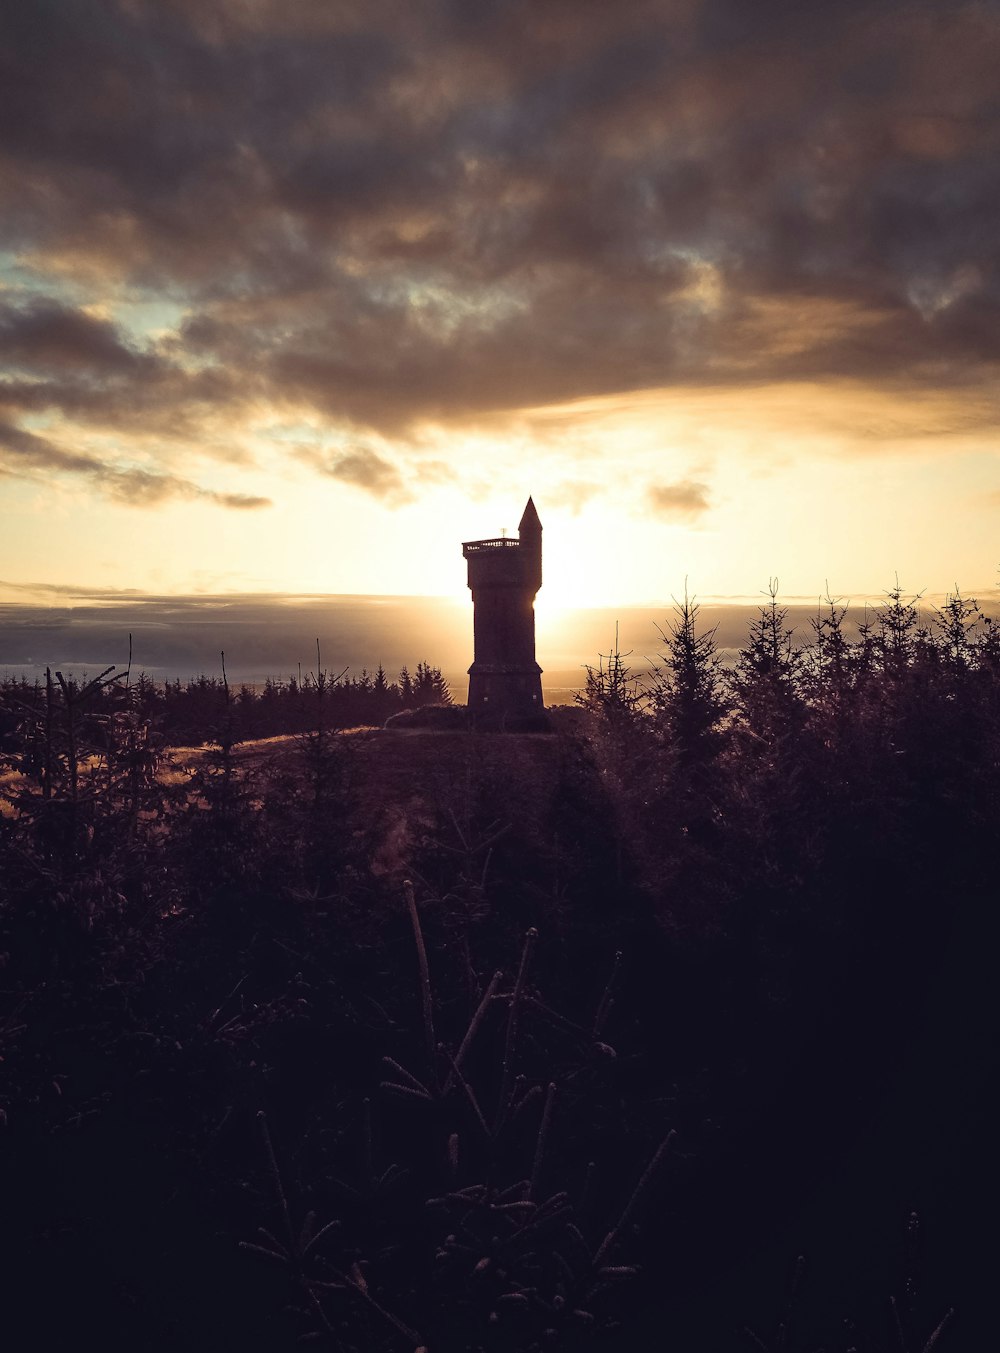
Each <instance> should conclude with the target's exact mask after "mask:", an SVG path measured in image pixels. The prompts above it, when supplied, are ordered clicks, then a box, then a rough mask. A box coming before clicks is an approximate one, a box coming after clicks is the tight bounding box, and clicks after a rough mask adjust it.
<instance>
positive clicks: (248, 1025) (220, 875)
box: [0, 587, 1000, 1353]
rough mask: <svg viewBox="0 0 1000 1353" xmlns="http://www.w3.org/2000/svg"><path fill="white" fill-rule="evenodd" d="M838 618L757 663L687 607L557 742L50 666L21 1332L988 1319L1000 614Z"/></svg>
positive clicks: (38, 707) (653, 1341)
mask: <svg viewBox="0 0 1000 1353" xmlns="http://www.w3.org/2000/svg"><path fill="white" fill-rule="evenodd" d="M805 638H806V642H802V639H803V636H793V635H792V634H790V633H789V631H788V628H787V624H786V616H785V612H784V609H783V607H782V606H781V604H780V601H779V599H778V596H777V592H776V588H774V589H772V591H771V594H770V597H769V599H768V601H767V603H766V604H765V605H764V606H762V607H761V608H760V611H759V613H758V615H757V617H756V618H755V620H754V621H753V623H752V625H751V626H750V630H749V634H748V637H747V642H746V644H745V646H744V648H743V650H742V652H741V653H740V655H739V657H738V660H737V662H736V664H735V666H732V667H730V668H725V669H724V668H723V666H722V665H721V663H720V661H719V657H718V654H717V652H716V650H715V645H714V641H713V636H712V634H711V633H710V632H707V631H706V630H705V629H704V628H703V627H702V626H701V624H700V620H699V615H698V608H697V605H696V604H694V603H693V602H690V601H688V600H685V601H684V602H682V603H681V604H680V605H679V606H678V608H677V610H676V612H675V614H674V615H673V616H672V617H670V618H668V619H667V620H666V621H665V624H664V629H663V633H662V635H661V640H662V642H661V657H660V661H659V666H658V668H657V669H656V671H655V673H654V675H653V678H652V680H649V681H646V682H644V683H640V682H638V681H637V680H636V679H635V678H633V676H632V674H631V673H630V672H629V670H628V666H627V655H622V654H620V653H617V652H612V653H611V654H610V655H609V656H608V657H607V658H606V659H605V658H602V659H601V660H600V662H599V664H598V665H597V666H596V667H595V668H593V669H590V670H589V673H588V679H587V685H586V689H585V691H584V692H583V693H582V695H581V698H580V706H579V709H578V710H576V711H571V710H557V711H554V713H553V731H552V732H551V733H549V734H533V735H527V734H525V735H499V734H487V733H476V732H449V733H441V734H435V735H432V736H415V735H412V734H407V733H405V732H402V733H393V732H389V731H385V732H382V731H376V730H374V729H373V730H372V731H371V732H370V733H367V734H352V735H344V734H343V733H341V732H340V731H338V730H339V728H341V727H343V726H344V723H345V720H346V718H347V715H346V712H345V711H346V709H347V704H346V698H345V696H344V695H343V691H344V689H345V688H346V686H345V681H344V677H343V675H341V676H339V677H338V676H337V675H336V674H330V673H327V672H324V671H323V670H322V668H320V667H318V668H317V671H316V673H315V674H313V675H312V676H310V677H309V678H307V680H306V681H305V682H303V683H302V685H301V686H298V685H297V686H296V689H295V692H294V702H293V701H292V698H291V697H290V696H288V695H287V692H286V695H285V696H280V694H277V693H276V692H277V691H278V688H277V686H274V687H273V688H272V690H271V693H270V695H267V696H266V698H267V700H269V701H270V704H269V705H268V706H267V708H268V709H269V710H270V711H271V714H269V715H268V719H265V718H264V717H263V715H261V713H260V711H261V708H262V703H261V702H262V701H263V700H264V699H265V692H256V691H252V692H250V693H249V694H248V693H246V692H240V691H235V692H234V691H231V690H230V689H229V686H228V683H226V681H225V679H224V676H223V678H222V680H221V681H219V682H214V683H208V684H209V685H210V687H211V690H210V691H209V692H208V693H207V694H206V691H205V690H204V689H203V690H202V693H201V694H202V696H203V697H204V700H203V703H202V706H201V710H202V712H201V714H200V715H199V716H198V717H195V708H196V702H195V700H194V698H193V697H192V699H191V701H190V702H189V704H188V706H187V707H186V713H185V717H184V720H179V719H177V718H176V717H175V719H174V723H173V724H172V725H171V726H170V728H172V729H173V731H172V732H171V731H170V728H168V718H167V714H166V712H165V710H166V705H168V704H169V703H170V701H171V700H177V699H179V698H180V695H179V694H178V691H177V690H175V692H174V694H173V695H170V694H168V692H167V691H166V689H163V688H157V687H156V686H155V684H154V683H150V682H149V681H147V680H146V679H145V678H141V679H140V678H136V679H134V680H133V678H132V675H131V673H130V672H128V671H126V673H124V674H121V675H119V674H118V673H116V672H115V671H114V670H113V669H109V670H108V671H106V672H104V673H102V674H101V675H100V676H98V677H96V678H94V679H93V680H90V681H88V682H73V681H70V680H67V679H65V678H64V677H62V676H60V674H58V673H56V674H52V673H49V674H47V677H46V680H45V682H44V683H41V682H40V683H37V684H36V685H28V684H27V683H20V682H18V683H14V682H8V683H6V684H5V685H4V686H3V689H2V701H3V705H2V708H3V721H2V722H0V733H2V735H3V739H4V744H3V747H2V749H0V776H2V778H0V871H2V872H0V880H2V881H0V889H2V892H0V905H2V910H0V964H2V967H0V1056H2V1058H3V1061H2V1063H0V1073H2V1074H0V1109H2V1123H3V1127H2V1129H0V1131H2V1136H0V1146H2V1147H3V1159H4V1175H3V1179H2V1181H0V1182H2V1187H3V1189H4V1198H5V1216H4V1222H3V1232H4V1263H5V1267H4V1272H5V1274H6V1276H7V1282H8V1286H9V1291H10V1292H11V1294H12V1306H11V1310H12V1311H16V1319H17V1320H18V1321H21V1322H23V1324H24V1327H25V1328H28V1329H30V1330H32V1331H33V1333H32V1336H31V1342H30V1343H24V1344H23V1345H22V1346H24V1347H37V1348H49V1347H52V1348H56V1347H61V1346H63V1344H64V1343H66V1342H67V1341H68V1340H69V1339H71V1338H73V1337H75V1336H76V1335H77V1334H78V1333H79V1331H81V1330H92V1329H97V1328H99V1329H100V1330H101V1333H102V1341H103V1346H104V1347H105V1348H106V1349H118V1348H121V1349H125V1348H128V1349H132V1350H135V1349H150V1350H157V1351H159V1350H167V1349H171V1350H172V1349H179V1348H185V1349H202V1348H204V1349H210V1348H211V1349H230V1348H232V1349H237V1348H239V1349H241V1350H256V1349H261V1350H263V1349H269V1350H277V1349H280V1348H285V1347H293V1346H294V1345H295V1343H296V1340H297V1339H300V1338H301V1339H307V1340H310V1341H316V1342H317V1344H318V1346H320V1347H330V1348H334V1349H344V1350H359V1353H360V1350H365V1351H366V1353H367V1350H386V1353H388V1351H389V1350H398V1351H399V1353H407V1350H409V1353H413V1350H416V1349H419V1348H425V1349H427V1350H429V1353H438V1351H439V1350H440V1351H441V1353H478V1351H479V1350H483V1351H484V1353H522V1351H523V1353H529V1350H538V1349H549V1348H551V1349H566V1350H576V1349H583V1348H588V1347H595V1348H598V1347H600V1348H605V1347H606V1348H620V1349H625V1348H628V1349H640V1350H649V1351H650V1353H653V1350H657V1351H658V1350H660V1349H668V1348H670V1349H673V1348H677V1349H681V1350H685V1351H686V1350H690V1351H691V1353H702V1350H704V1353H710V1351H711V1353H716V1351H717V1353H725V1350H728V1349H733V1350H736V1349H739V1348H741V1347H744V1348H747V1347H749V1348H753V1347H757V1348H763V1349H765V1350H767V1353H779V1350H781V1351H782V1353H813V1350H817V1349H820V1348H822V1349H825V1350H827V1353H847V1350H849V1349H852V1348H853V1349H855V1350H857V1353H864V1350H868V1351H869V1353H876V1351H878V1353H882V1351H883V1350H884V1351H885V1353H888V1350H890V1349H892V1350H894V1351H895V1353H930V1350H931V1349H933V1348H937V1347H940V1348H942V1349H945V1350H949V1349H963V1348H972V1347H976V1346H982V1345H981V1344H977V1342H976V1340H977V1339H978V1338H980V1333H981V1331H982V1329H984V1328H985V1323H984V1322H988V1321H989V1320H990V1319H991V1318H992V1313H991V1311H990V1307H989V1302H988V1300H987V1283H988V1279H987V1276H986V1275H987V1272H988V1264H987V1260H986V1258H985V1255H986V1253H987V1251H986V1250H985V1249H984V1248H983V1246H982V1244H981V1242H980V1240H979V1239H978V1237H977V1235H976V1234H975V1232H976V1226H977V1219H981V1218H985V1216H986V1211H987V1209H986V1204H985V1203H984V1202H983V1200H984V1199H986V1198H988V1197H989V1194H988V1190H987V1188H986V1179H985V1176H984V1173H983V1172H984V1171H985V1169H986V1168H987V1163H988V1157H989V1154H990V1153H989V1152H987V1150H986V1146H985V1143H986V1141H987V1138H988V1137H989V1135H990V1132H991V1131H992V1129H988V1127H987V1126H986V1124H987V1120H986V1118H985V1117H984V1116H983V1115H985V1112H986V1111H985V1108H984V1106H985V1104H986V1102H987V1097H988V1086H989V1084H990V1081H991V1077H992V1076H993V1075H994V1074H995V1060H991V1056H992V1058H994V1059H995V1053H994V1054H991V1053H990V1048H991V1047H994V1048H995V1032H996V1014H995V1011H993V1010H992V1009H991V1003H990V1001H989V999H988V972H987V966H986V957H985V956H987V955H988V954H989V953H990V952H992V951H993V949H994V948H995V940H996V917H995V896H996V846H995V842H996V839H997V824H998V808H1000V631H998V628H997V625H996V624H995V623H994V622H993V621H992V620H990V619H989V618H987V617H984V616H983V615H981V614H980V612H979V610H978V607H977V606H976V604H975V602H973V601H969V600H966V599H964V598H961V597H959V596H954V597H951V598H949V599H948V601H947V602H946V603H945V605H944V606H943V607H942V608H941V609H940V610H937V611H935V612H933V613H932V614H931V616H930V618H929V620H928V621H927V622H926V623H925V622H924V621H923V619H922V617H921V614H920V612H919V610H918V607H917V602H916V599H913V598H908V597H907V596H905V595H904V593H903V592H902V591H901V590H900V589H899V588H898V587H896V588H895V589H893V590H892V591H891V592H890V593H889V594H888V595H887V597H886V600H885V602H884V604H883V605H882V606H881V607H879V608H878V609H877V610H876V611H875V612H873V613H872V615H871V617H870V619H869V620H868V621H867V622H866V623H864V624H863V625H862V626H861V627H860V631H859V632H858V633H857V635H856V637H852V638H849V637H848V635H847V631H846V627H845V610H844V608H843V606H842V605H840V604H839V603H837V602H835V601H831V602H829V604H828V605H827V607H826V609H825V610H824V611H823V612H822V613H821V614H820V615H818V616H817V619H816V621H815V623H814V626H813V632H812V634H811V635H809V636H805ZM418 673H419V674H424V676H423V679H424V684H425V696H426V699H427V701H429V702H439V701H440V700H442V699H444V698H447V690H446V688H445V687H444V686H443V683H440V681H439V678H440V673H439V672H437V673H436V669H434V668H431V667H430V666H429V665H427V664H421V665H420V667H419V668H418ZM435 673H436V678H435ZM365 680H366V681H368V678H365ZM383 683H384V685H385V688H386V689H387V690H388V689H389V683H388V682H387V681H386V680H385V678H384V674H382V677H381V678H380V679H379V681H378V683H377V684H378V685H379V688H381V686H382V684H383ZM435 683H437V684H435ZM394 687H395V689H396V690H397V693H398V691H399V684H398V683H394ZM432 687H434V689H433V690H432V689H431V688H432ZM181 690H183V688H181ZM365 698H370V697H367V696H366V697H365ZM393 698H394V699H395V698H397V697H393ZM280 699H288V701H289V703H288V704H287V705H286V706H285V707H284V708H286V709H291V708H293V705H294V710H295V718H296V720H297V721H298V722H297V725H296V726H295V727H294V728H285V727H278V726H277V724H276V723H275V722H274V719H275V718H276V717H277V716H274V718H272V717H271V716H272V715H273V713H274V710H275V709H276V708H277V706H278V704H279V702H280ZM410 699H411V704H412V703H413V702H414V697H412V696H411V697H410ZM423 699H424V697H421V701H422V700H423ZM421 701H418V702H417V703H420V702H421ZM253 711H256V715H254V717H253V718H251V714H252V712H253ZM381 712H382V711H381V710H380V713H381ZM392 712H393V709H392V708H389V707H388V706H387V707H386V710H385V713H386V714H388V713H392ZM175 715H176V707H175ZM254 720H256V721H254ZM279 722H280V721H279ZM350 722H351V723H352V724H353V723H357V722H365V720H363V719H362V720H359V719H356V718H351V719H350ZM370 722H372V723H376V722H381V719H374V718H373V719H371V720H370ZM181 728H183V738H180V736H179V733H178V730H179V729H181ZM275 731H282V732H294V733H295V742H294V743H293V745H292V749H291V752H290V753H289V754H287V755H284V756H282V757H281V758H275V759H274V760H272V761H268V760H264V761H263V762H258V761H255V762H254V763H252V764H251V763H247V762H244V761H241V760H240V758H239V756H238V754H237V753H238V748H239V746H240V743H241V741H243V740H245V739H246V738H247V737H252V736H266V735H268V734H269V733H272V732H275ZM176 740H183V741H187V742H204V743H205V744H207V750H206V752H205V753H204V755H203V756H202V757H200V758H199V759H198V760H197V762H192V763H191V765H190V766H189V767H188V768H187V769H186V770H185V771H184V772H183V773H182V774H173V775H170V776H164V775H163V774H161V773H160V764H159V763H160V759H161V757H162V755H163V749H164V748H165V747H166V746H167V744H168V743H169V742H170V741H176ZM918 1218H919V1220H918ZM921 1223H922V1226H921ZM883 1251H884V1253H883ZM800 1255H804V1259H802V1260H799V1258H798V1256H800ZM928 1261H931V1262H928ZM921 1265H923V1269H924V1274H923V1278H920V1277H919V1271H920V1269H921ZM54 1295H55V1296H56V1297H57V1299H55V1300H54V1299H53V1297H54ZM952 1311H953V1314H952ZM10 1319H11V1320H12V1321H13V1320H14V1319H15V1317H14V1316H13V1315H11V1317H10Z"/></svg>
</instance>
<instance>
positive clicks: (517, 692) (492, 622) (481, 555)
mask: <svg viewBox="0 0 1000 1353" xmlns="http://www.w3.org/2000/svg"><path fill="white" fill-rule="evenodd" d="M517 529H518V535H517V538H516V539H515V538H508V537H507V536H503V537H501V538H500V539H498V540H469V541H466V542H465V544H464V545H463V546H462V553H463V554H464V555H465V557H466V559H467V560H468V561H469V587H470V588H471V589H472V605H473V616H474V620H473V625H474V635H475V656H474V659H473V663H472V666H471V667H470V668H469V711H470V713H471V714H472V715H473V716H474V717H475V718H477V719H479V720H480V721H487V722H489V723H495V724H497V725H500V726H504V725H506V724H507V723H523V722H525V721H537V722H541V721H543V720H544V713H543V710H544V706H543V704H542V669H541V668H540V667H539V665H538V663H537V662H536V661H535V593H536V592H537V591H538V589H539V588H540V587H541V585H542V523H541V522H540V521H539V520H538V513H537V512H536V511H535V504H534V503H533V502H532V500H531V499H530V498H529V499H528V505H527V507H526V508H525V509H524V515H523V516H522V517H521V522H520V525H519V526H518V528H517Z"/></svg>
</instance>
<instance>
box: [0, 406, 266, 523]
mask: <svg viewBox="0 0 1000 1353" xmlns="http://www.w3.org/2000/svg"><path fill="white" fill-rule="evenodd" d="M0 469H3V470H5V471H7V472H8V473H12V474H15V475H19V476H22V477H29V478H37V477H41V476H43V475H44V473H45V472H51V471H56V472H61V473H63V474H68V475H77V476H82V477H84V478H86V479H88V480H90V482H91V483H93V484H94V485H95V487H96V488H98V489H99V490H100V492H102V493H103V494H104V495H105V497H107V498H110V499H111V500H113V501H116V502H120V503H124V504H127V505H128V506H130V507H155V506H158V505H159V504H160V503H163V502H166V501H167V500H169V499H176V498H187V499H202V500H204V501H207V502H213V503H216V504H218V505H219V506H220V507H229V508H238V509H246V508H260V507H269V506H270V505H271V500H270V499H269V498H261V497H256V496H253V495H250V494H244V493H220V492H216V491H215V490H213V489H206V488H202V487H200V486H199V485H198V484H195V483H192V482H191V481H190V480H187V479H183V478H181V477H180V476H178V475H171V474H163V473H161V472H159V471H154V470H145V469H142V468H140V467H135V466H127V465H120V464H113V463H109V462H107V461H104V460H101V459H100V458H99V457H97V456H91V455H88V454H86V453H81V452H74V451H67V450H64V449H63V448H62V447H59V446H57V445H56V444H55V443H53V442H52V441H50V440H49V439H48V438H47V437H42V436H40V435H38V434H37V433H33V432H26V431H24V430H23V429H21V428H18V427H16V426H12V425H11V424H9V423H4V422H0Z"/></svg>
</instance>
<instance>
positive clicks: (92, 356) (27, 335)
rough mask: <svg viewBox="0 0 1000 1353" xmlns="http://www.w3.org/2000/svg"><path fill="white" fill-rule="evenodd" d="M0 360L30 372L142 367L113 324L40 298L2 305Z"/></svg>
mask: <svg viewBox="0 0 1000 1353" xmlns="http://www.w3.org/2000/svg"><path fill="white" fill-rule="evenodd" d="M0 361H3V362H4V363H5V364H7V365H10V366H13V367H26V368H27V369H28V370H34V371H39V370H40V371H53V370H54V371H60V370H66V369H69V370H71V371H72V370H97V371H106V372H111V373H116V372H123V371H124V372H132V371H134V370H135V369H136V368H137V367H138V366H139V365H140V358H139V355H138V353H136V352H135V350H134V349H133V348H132V347H130V346H129V345H128V344H126V343H125V342H123V341H122V338H121V335H120V334H119V332H118V331H117V330H116V328H115V326H114V325H113V324H109V323H108V322H107V321H106V320H101V319H94V318H93V317H92V316H90V315H88V314H85V313H83V312H82V311H80V310H74V309H72V308H70V307H68V306H65V305H60V304H59V303H58V302H55V301H52V300H51V299H49V298H48V297H44V296H40V297H36V298H34V299H33V300H32V301H31V302H29V303H28V304H26V305H22V306H13V305H5V304H4V303H3V302H2V301H0Z"/></svg>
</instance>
